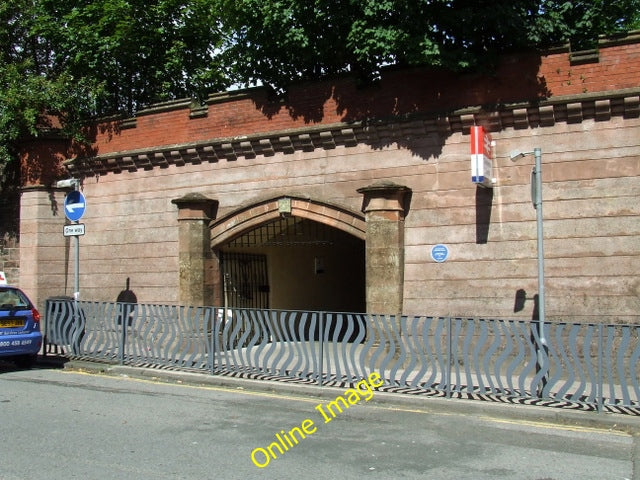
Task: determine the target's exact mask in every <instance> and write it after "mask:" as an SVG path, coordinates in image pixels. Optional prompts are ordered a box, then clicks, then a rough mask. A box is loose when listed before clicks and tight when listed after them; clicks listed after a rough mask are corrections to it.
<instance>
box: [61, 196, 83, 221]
mask: <svg viewBox="0 0 640 480" xmlns="http://www.w3.org/2000/svg"><path fill="white" fill-rule="evenodd" d="M86 208H87V203H86V201H85V199H84V195H83V194H82V192H79V191H78V190H74V191H72V192H69V193H67V196H66V197H64V214H65V216H66V217H67V218H68V219H69V220H71V221H72V222H76V221H78V220H80V219H81V218H82V216H83V215H84V211H85V210H86Z"/></svg>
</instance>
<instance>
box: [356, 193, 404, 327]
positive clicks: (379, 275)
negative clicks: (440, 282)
mask: <svg viewBox="0 0 640 480" xmlns="http://www.w3.org/2000/svg"><path fill="white" fill-rule="evenodd" d="M410 192H411V189H409V188H408V187H405V186H402V185H397V184H395V183H392V182H379V183H374V184H373V185H370V186H368V187H364V188H360V189H358V193H361V194H362V195H363V196H364V198H363V203H362V211H363V212H364V214H365V221H366V224H367V233H366V244H365V254H366V288H367V294H366V297H367V312H369V313H375V314H393V315H398V314H401V313H402V309H403V304H402V302H403V289H404V217H405V214H406V208H405V207H406V203H407V201H408V194H410Z"/></svg>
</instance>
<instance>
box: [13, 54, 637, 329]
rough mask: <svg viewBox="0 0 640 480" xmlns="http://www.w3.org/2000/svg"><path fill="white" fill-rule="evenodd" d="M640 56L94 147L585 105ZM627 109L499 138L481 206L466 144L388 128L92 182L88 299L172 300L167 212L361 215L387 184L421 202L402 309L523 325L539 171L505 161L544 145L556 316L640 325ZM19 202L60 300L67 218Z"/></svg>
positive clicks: (418, 79)
mask: <svg viewBox="0 0 640 480" xmlns="http://www.w3.org/2000/svg"><path fill="white" fill-rule="evenodd" d="M638 55H640V43H637V44H627V45H625V44H620V45H613V46H609V47H606V48H603V49H602V50H601V52H600V61H599V63H590V64H583V65H573V66H572V65H571V64H570V62H569V56H568V53H566V52H564V53H554V54H550V55H547V56H545V57H542V58H537V57H535V56H529V57H527V56H525V57H521V58H516V57H510V58H508V59H505V62H504V64H503V65H502V67H501V69H500V71H499V75H498V76H496V77H494V78H482V77H481V76H479V75H463V76H460V77H453V78H452V77H450V76H446V75H443V74H441V73H439V74H435V73H430V72H426V71H424V70H418V69H416V70H411V71H404V72H400V71H397V72H396V71H391V72H389V73H388V74H387V75H386V76H385V79H384V80H383V82H382V84H381V85H379V86H376V87H369V88H367V89H363V90H358V89H356V88H355V86H354V85H353V84H351V83H350V81H349V80H348V79H343V80H341V81H339V82H333V83H331V82H325V83H320V84H314V85H304V86H298V87H296V88H294V89H293V90H292V92H291V94H290V97H289V102H288V103H287V104H286V105H285V104H279V103H275V104H274V103H270V102H268V101H267V99H266V97H265V96H264V92H262V91H260V90H258V91H253V92H250V95H251V96H249V95H245V94H231V95H229V96H228V98H226V97H225V96H224V95H223V96H217V97H216V96H214V97H212V99H211V103H210V105H209V106H208V116H206V117H202V118H193V119H191V118H190V117H189V114H190V113H191V110H190V109H189V108H188V107H187V105H186V104H180V103H178V104H177V105H174V107H175V108H174V109H171V108H167V107H166V106H165V107H163V108H160V109H159V110H149V111H147V112H141V114H140V115H138V117H137V119H136V121H137V124H136V126H135V127H134V128H125V129H123V130H121V131H116V130H112V131H110V132H109V131H104V132H101V133H100V134H99V135H98V136H97V140H96V144H95V148H96V152H97V153H98V154H106V153H108V152H118V151H126V150H139V149H144V148H148V147H153V146H157V145H171V144H175V143H188V142H195V141H198V140H203V139H215V138H221V137H230V136H240V135H250V134H253V133H257V132H273V131H282V130H286V129H291V128H304V127H308V126H312V125H315V124H317V123H320V122H321V123H326V124H331V123H334V122H343V121H350V120H361V119H363V118H368V117H377V118H387V117H389V116H391V115H403V114H407V113H414V112H425V111H430V110H441V109H442V110H447V109H452V108H463V107H469V106H477V105H480V104H485V103H510V102H516V103H519V102H524V101H526V100H532V99H536V98H539V97H540V96H541V95H551V96H552V98H562V97H565V96H572V97H571V98H570V100H568V101H570V102H577V103H580V101H581V100H580V98H585V97H582V96H583V95H585V94H586V95H589V94H591V93H594V92H599V91H602V92H603V91H610V90H616V91H618V90H624V89H633V88H635V89H637V88H638V87H639V86H640V81H639V78H640V72H639V68H640V67H639V66H638V65H640V62H638V61H637V60H638ZM386 87H390V88H386ZM635 95H636V96H637V95H638V94H637V93H636V94H635ZM488 111H491V109H490V108H488ZM632 111H633V109H631V110H630V112H631V113H630V114H629V115H621V114H616V115H613V116H611V115H609V116H606V115H605V116H604V117H601V118H598V119H596V118H594V117H593V115H591V116H587V117H588V118H586V117H585V118H582V117H580V118H577V119H574V120H572V121H570V122H569V121H567V119H566V118H565V119H563V120H561V121H557V122H555V123H552V124H549V125H545V126H540V125H532V124H530V123H528V122H524V124H520V125H515V126H514V125H507V126H503V127H500V129H499V130H498V131H495V132H494V138H495V139H496V141H497V147H496V148H497V158H496V162H495V168H496V177H497V180H498V184H497V186H496V188H494V189H493V198H492V199H491V201H489V202H488V203H487V199H486V197H485V196H484V195H485V193H484V192H480V193H479V191H478V190H477V188H476V187H475V186H474V185H473V184H472V183H471V181H470V171H469V144H468V142H469V138H468V135H467V134H466V133H464V132H462V131H456V132H453V133H449V134H447V135H441V134H439V133H437V132H428V133H421V134H418V135H413V136H410V137H406V138H405V137H403V134H402V132H399V131H395V132H393V131H390V133H389V135H390V137H389V142H387V143H385V144H384V146H371V145H365V144H358V145H356V146H338V147H337V148H333V149H328V150H327V149H323V148H315V149H313V150H312V151H304V152H303V151H296V152H294V153H288V154H285V153H282V152H280V153H276V154H275V155H272V156H269V157H265V156H263V155H257V156H256V157H255V158H245V157H239V158H237V160H234V161H225V160H220V161H216V162H213V163H208V162H203V163H187V164H185V165H181V166H179V165H168V166H166V168H154V169H142V168H140V169H138V170H135V171H133V170H132V171H128V170H126V169H123V171H122V172H120V173H117V174H115V173H106V174H104V175H101V176H96V177H93V176H92V177H89V178H86V179H85V181H84V185H83V188H84V191H85V196H86V197H87V201H88V206H87V214H86V217H85V218H84V219H83V222H85V223H86V224H87V234H86V235H85V237H83V238H82V239H81V242H82V243H81V244H82V249H81V265H82V267H81V285H82V287H81V288H82V291H83V292H82V295H81V297H82V298H84V299H91V300H114V299H115V298H116V296H117V294H118V292H119V291H120V290H122V289H123V288H124V286H125V282H126V279H127V278H131V286H132V289H133V290H134V291H135V292H136V294H137V295H138V299H139V300H140V301H141V302H161V303H166V302H169V303H171V302H175V301H177V284H178V267H179V265H178V227H177V211H176V208H175V205H173V204H171V199H173V198H178V197H181V196H183V195H184V194H186V193H189V192H196V191H197V192H199V193H202V194H204V195H207V196H209V197H210V198H215V199H217V200H219V202H220V204H219V209H218V217H221V216H223V215H225V214H227V213H229V212H232V211H234V210H235V209H238V208H240V207H241V206H246V205H248V204H251V203H252V202H255V201H257V200H258V199H264V198H269V197H276V196H278V195H295V194H301V195H306V196H309V197H311V198H314V199H318V200H322V201H326V202H330V203H334V204H338V205H341V206H344V207H345V208H347V209H349V210H351V211H353V212H359V210H360V208H361V205H362V197H361V195H359V194H358V193H357V192H356V190H357V189H358V188H361V187H363V186H366V185H369V184H371V183H374V182H375V181H378V180H391V181H394V182H396V183H399V184H402V185H406V186H408V187H410V188H411V189H412V199H411V208H410V211H409V214H408V215H407V218H406V229H405V235H406V251H405V255H406V262H405V265H406V271H405V284H404V296H405V297H404V302H405V312H406V313H415V314H429V315H447V314H452V315H481V316H497V317H524V318H530V317H531V315H532V307H533V305H532V302H531V301H529V302H527V304H526V307H525V310H523V311H521V312H513V307H514V297H515V293H516V292H517V290H519V289H523V290H525V291H526V292H527V294H528V295H530V296H532V295H533V294H534V293H535V291H536V250H535V246H536V231H535V211H534V210H533V208H532V206H531V202H530V198H529V173H530V170H531V164H532V162H533V159H532V158H531V157H527V158H525V159H522V160H521V161H519V162H518V163H512V162H510V161H509V159H508V152H509V151H510V150H511V149H515V148H520V149H532V148H533V147H540V148H542V152H543V162H544V170H543V180H544V183H545V186H544V199H545V210H544V212H545V239H546V242H545V248H546V259H547V260H546V274H547V295H548V305H547V315H548V317H549V318H551V319H554V320H573V319H583V320H584V319H586V320H595V321H605V322H606V321H617V320H624V321H634V322H638V321H639V320H638V314H637V312H638V308H639V307H640V303H639V302H640V300H639V298H640V283H639V281H638V276H637V272H638V271H640V222H639V221H638V219H639V218H640V205H639V204H638V201H637V198H638V196H639V195H640V184H639V183H638V179H639V178H640V141H639V140H638V139H639V138H640V119H639V118H638V115H637V113H635V114H633V112H632ZM393 135H395V137H394V136H393ZM24 195H26V201H25V197H24V196H23V205H24V206H26V207H29V208H31V209H30V210H29V208H28V209H27V210H26V211H27V212H31V211H32V212H33V213H29V215H31V216H32V217H33V218H29V219H24V221H23V225H24V226H25V228H23V232H24V233H25V234H26V235H30V236H29V237H28V238H27V239H26V240H27V241H22V242H21V246H22V245H26V246H28V247H29V249H25V252H27V253H28V255H31V253H30V252H32V250H35V249H37V250H38V251H39V252H45V253H46V254H41V258H42V260H43V261H41V262H38V261H27V260H28V259H26V260H25V259H24V258H23V257H21V260H24V261H22V262H21V266H29V272H27V273H26V274H25V276H24V278H34V279H35V278H38V269H41V270H46V272H44V273H46V274H47V275H50V276H49V277H47V285H48V286H51V285H53V284H54V282H58V284H59V285H60V289H64V288H66V289H67V290H66V292H56V293H67V294H69V293H70V287H69V285H70V283H71V281H72V280H71V276H70V271H71V268H72V265H71V264H70V262H69V252H68V247H67V251H66V253H65V250H64V249H62V248H61V247H60V245H59V244H61V243H62V240H60V238H61V237H59V235H60V234H59V233H56V232H57V230H58V227H55V228H53V227H52V228H49V227H50V226H51V225H46V226H47V228H42V225H43V222H46V221H50V223H53V222H54V221H58V222H59V223H60V226H59V230H60V231H61V230H62V223H64V219H63V217H61V216H60V213H59V212H58V213H57V214H53V215H54V216H55V215H58V216H57V217H55V218H54V217H51V215H52V213H51V208H50V205H49V203H48V201H49V200H48V196H47V195H46V194H45V193H44V192H36V191H33V192H25V194H24ZM483 204H486V205H488V207H483ZM30 205H33V206H32V207H30ZM36 207H37V208H36ZM47 215H49V216H50V217H51V218H49V217H47V218H48V219H46V218H45V216H47ZM480 217H482V218H484V219H485V220H486V219H487V217H488V218H489V219H490V222H489V223H488V225H487V226H486V231H485V232H482V231H479V226H478V223H479V222H478V219H479V218H480ZM26 227H29V228H26ZM39 232H42V233H39ZM54 235H55V238H54ZM479 240H480V241H479ZM437 243H446V244H447V245H449V247H450V250H451V258H450V260H448V261H447V262H445V263H443V264H436V263H435V262H433V261H432V260H431V259H430V257H429V250H430V248H431V246H433V245H434V244H437ZM43 247H46V248H47V249H46V250H45V248H43ZM54 251H55V252H60V253H54ZM27 253H25V255H27ZM56 272H58V273H56ZM27 275H29V277H27ZM56 275H57V276H56ZM21 278H23V276H21Z"/></svg>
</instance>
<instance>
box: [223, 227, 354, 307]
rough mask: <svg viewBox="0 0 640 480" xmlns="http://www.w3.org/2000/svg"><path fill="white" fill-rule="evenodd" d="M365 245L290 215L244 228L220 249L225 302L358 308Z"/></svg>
mask: <svg viewBox="0 0 640 480" xmlns="http://www.w3.org/2000/svg"><path fill="white" fill-rule="evenodd" d="M364 247H365V245H364V241H363V240H361V239H358V238H356V237H354V236H352V235H349V234H348V233H345V232H343V231H341V230H339V229H336V228H333V227H331V226H329V225H325V224H322V223H319V222H315V221H312V220H308V219H303V218H299V217H295V216H285V217H280V218H278V219H276V220H274V221H270V222H268V223H265V224H263V225H261V226H260V227H258V228H256V229H254V230H251V231H249V232H246V233H245V234H243V235H242V236H240V237H238V238H236V239H234V240H232V241H231V242H229V243H228V244H226V245H225V246H224V247H223V248H222V249H221V250H220V258H221V271H222V276H223V281H224V282H225V292H226V303H227V305H228V306H230V307H241V308H242V307H247V308H272V309H286V310H322V311H333V312H364V311H365V309H366V301H365V248H364Z"/></svg>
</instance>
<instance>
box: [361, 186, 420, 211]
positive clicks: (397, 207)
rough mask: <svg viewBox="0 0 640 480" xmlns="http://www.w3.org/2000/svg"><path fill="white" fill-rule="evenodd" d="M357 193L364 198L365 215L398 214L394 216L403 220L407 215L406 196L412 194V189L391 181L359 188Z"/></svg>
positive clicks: (363, 209) (363, 208)
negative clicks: (373, 213)
mask: <svg viewBox="0 0 640 480" xmlns="http://www.w3.org/2000/svg"><path fill="white" fill-rule="evenodd" d="M357 192H358V193H361V194H362V195H363V197H364V198H363V201H362V211H363V212H364V213H371V212H396V213H395V214H394V215H395V216H397V218H398V219H402V218H404V216H405V213H406V208H405V199H406V195H407V194H408V193H410V192H411V189H410V188H409V187H406V186H404V185H398V184H397V183H393V182H390V181H382V182H376V183H373V184H371V185H369V186H367V187H362V188H359V189H358V190H357Z"/></svg>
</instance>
